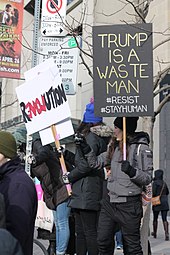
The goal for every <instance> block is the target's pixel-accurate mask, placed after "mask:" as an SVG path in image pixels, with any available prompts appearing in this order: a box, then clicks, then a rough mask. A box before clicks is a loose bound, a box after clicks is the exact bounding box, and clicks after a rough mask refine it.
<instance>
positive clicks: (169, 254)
mask: <svg viewBox="0 0 170 255" xmlns="http://www.w3.org/2000/svg"><path fill="white" fill-rule="evenodd" d="M168 222H169V225H170V217H168ZM150 229H151V231H152V219H151V221H150ZM149 240H150V244H151V250H152V255H170V241H165V233H164V228H163V224H162V219H161V216H159V221H158V231H157V238H153V237H152V236H150V237H149Z"/></svg>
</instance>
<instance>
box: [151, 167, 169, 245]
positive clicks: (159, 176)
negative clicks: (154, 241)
mask: <svg viewBox="0 0 170 255" xmlns="http://www.w3.org/2000/svg"><path fill="white" fill-rule="evenodd" d="M163 185H164V186H163ZM162 188H163V190H162V195H161V198H160V200H161V204H160V205H155V206H152V210H153V232H152V233H151V234H152V236H153V237H154V238H156V237H157V228H158V215H159V213H160V212H161V216H162V222H163V226H164V230H165V241H168V240H169V230H168V225H169V224H168V221H167V213H168V211H169V204H168V194H169V189H168V187H167V184H166V182H165V181H164V180H163V170H161V169H158V170H156V171H155V178H154V181H153V185H152V195H153V197H156V196H159V195H160V192H161V189H162Z"/></svg>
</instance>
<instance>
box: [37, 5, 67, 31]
mask: <svg viewBox="0 0 170 255" xmlns="http://www.w3.org/2000/svg"><path fill="white" fill-rule="evenodd" d="M66 6H67V0H42V18H41V34H42V36H65V35H66V31H65V29H64V26H65V19H66Z"/></svg>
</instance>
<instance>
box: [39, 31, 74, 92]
mask: <svg viewBox="0 0 170 255" xmlns="http://www.w3.org/2000/svg"><path fill="white" fill-rule="evenodd" d="M39 52H40V53H41V55H39V59H38V61H39V63H41V62H43V61H44V60H46V59H48V58H51V57H52V58H53V59H54V63H55V64H56V65H57V67H58V69H59V72H60V75H61V77H62V83H63V86H64V89H65V92H66V94H67V95H73V94H75V92H76V84H77V68H78V54H79V49H78V48H77V43H76V40H75V39H74V38H73V37H70V36H67V37H59V38H57V37H41V38H40V39H39Z"/></svg>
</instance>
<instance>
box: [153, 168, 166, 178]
mask: <svg viewBox="0 0 170 255" xmlns="http://www.w3.org/2000/svg"><path fill="white" fill-rule="evenodd" d="M163 175H164V172H163V170H161V169H158V170H156V171H155V172H154V176H155V177H154V180H163Z"/></svg>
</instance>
